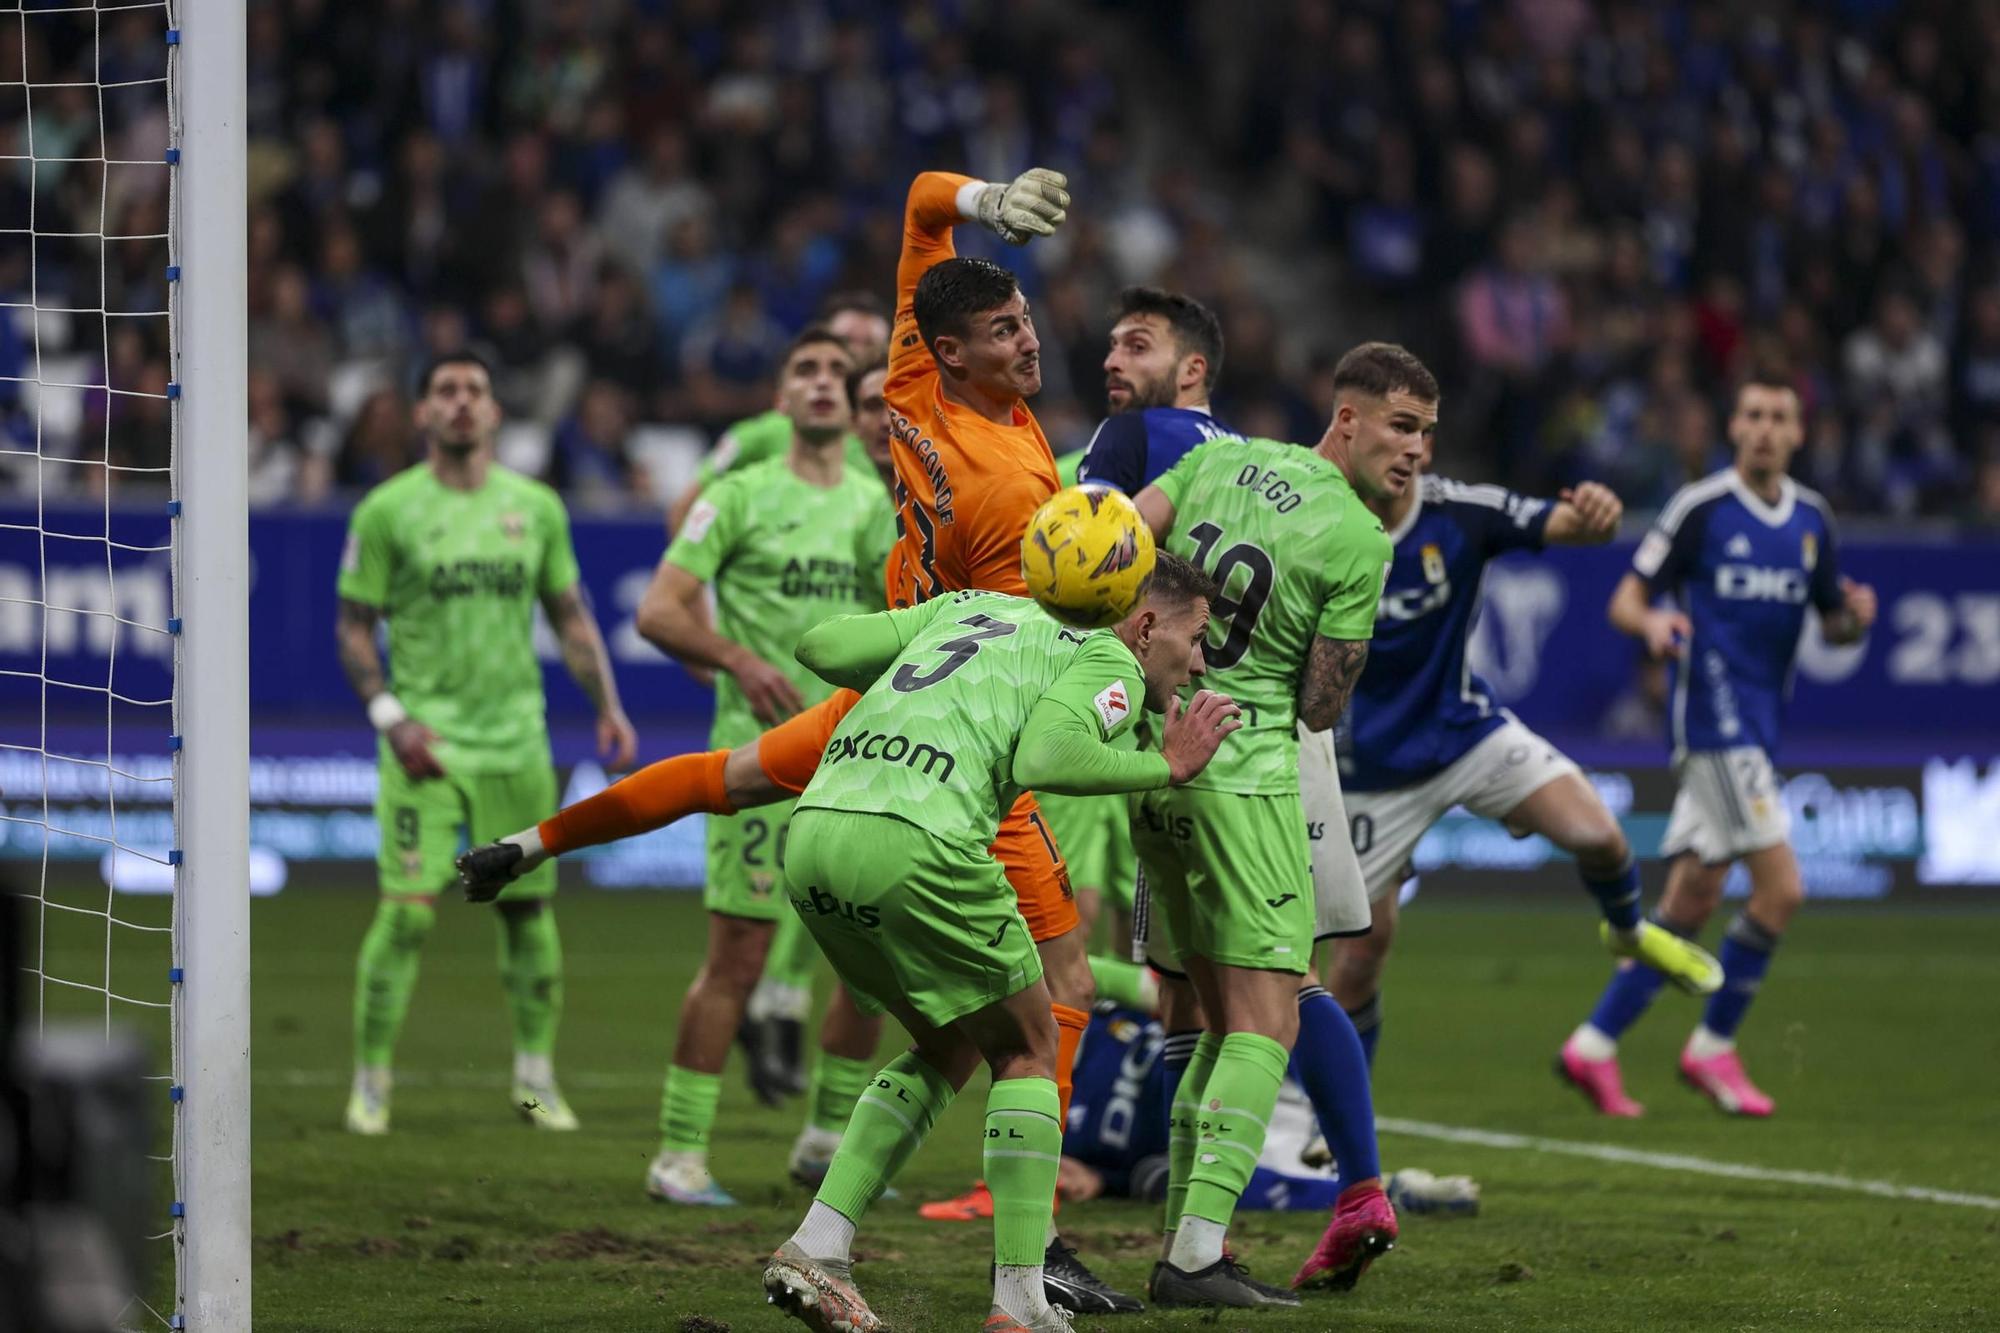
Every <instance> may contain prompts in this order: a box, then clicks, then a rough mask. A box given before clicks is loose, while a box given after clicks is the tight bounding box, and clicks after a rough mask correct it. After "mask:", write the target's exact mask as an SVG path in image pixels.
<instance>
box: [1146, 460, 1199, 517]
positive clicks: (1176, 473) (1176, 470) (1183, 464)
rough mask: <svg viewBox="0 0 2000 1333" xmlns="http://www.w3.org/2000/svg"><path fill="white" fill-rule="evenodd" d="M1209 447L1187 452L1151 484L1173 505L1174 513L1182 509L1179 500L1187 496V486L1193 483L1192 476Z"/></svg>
mask: <svg viewBox="0 0 2000 1333" xmlns="http://www.w3.org/2000/svg"><path fill="white" fill-rule="evenodd" d="M1209 447H1210V446H1208V445H1205V444H1204V445H1200V446H1198V447H1196V448H1193V449H1190V450H1188V451H1187V452H1186V453H1184V454H1182V455H1181V456H1180V460H1179V461H1178V462H1176V463H1175V464H1174V465H1173V466H1172V467H1170V468H1168V469H1167V470H1166V471H1165V472H1162V473H1161V474H1160V475H1159V477H1158V478H1157V479H1156V480H1155V481H1154V482H1153V484H1154V485H1155V486H1157V487H1159V488H1160V493H1161V494H1163V495H1165V496H1166V497H1167V499H1168V501H1169V502H1171V503H1172V504H1173V507H1174V509H1175V510H1176V511H1178V510H1179V509H1180V508H1181V507H1182V506H1181V499H1182V497H1183V496H1185V495H1186V494H1187V489H1188V486H1189V485H1190V484H1191V483H1192V482H1193V481H1194V475H1195V473H1196V472H1197V471H1198V470H1199V469H1200V467H1201V464H1202V455H1203V454H1205V453H1207V452H1208V450H1209Z"/></svg>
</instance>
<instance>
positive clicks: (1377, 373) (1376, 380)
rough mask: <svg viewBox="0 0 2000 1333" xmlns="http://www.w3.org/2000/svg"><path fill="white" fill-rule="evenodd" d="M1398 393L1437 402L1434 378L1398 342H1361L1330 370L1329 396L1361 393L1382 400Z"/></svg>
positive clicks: (1435, 378)
mask: <svg viewBox="0 0 2000 1333" xmlns="http://www.w3.org/2000/svg"><path fill="white" fill-rule="evenodd" d="M1398 390H1401V391H1402V392H1404V393H1407V394H1412V395H1414V396H1416V397H1418V398H1421V399H1423V400H1424V401H1425V402H1427V403H1435V402H1436V401H1437V400H1438V382H1437V376H1435V375H1433V374H1431V372H1430V367H1429V366H1426V365H1425V364H1424V363H1423V362H1422V361H1420V360H1419V359H1418V358H1417V354H1416V353H1415V352H1412V351H1411V350H1410V349H1409V348H1407V347H1404V346H1402V345H1401V344H1399V343H1362V344H1361V345H1360V346H1359V347H1355V348H1353V349H1351V350H1350V351H1349V352H1348V353H1347V355H1345V356H1343V357H1341V358H1340V360H1339V361H1338V362H1337V363H1335V365H1334V367H1333V394H1334V397H1335V398H1336V399H1337V398H1339V397H1340V396H1341V395H1342V394H1347V393H1365V394H1368V395H1370V396H1372V397H1375V398H1386V397H1388V396H1389V395H1390V394H1392V393H1395V392H1397V391H1398Z"/></svg>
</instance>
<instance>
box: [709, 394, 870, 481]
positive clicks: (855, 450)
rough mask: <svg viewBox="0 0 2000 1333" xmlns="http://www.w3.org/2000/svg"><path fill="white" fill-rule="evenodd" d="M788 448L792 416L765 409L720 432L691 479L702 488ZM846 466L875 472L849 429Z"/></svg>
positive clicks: (866, 454)
mask: <svg viewBox="0 0 2000 1333" xmlns="http://www.w3.org/2000/svg"><path fill="white" fill-rule="evenodd" d="M791 448H792V419H791V418H790V417H788V416H786V415H785V414H784V413H783V412H780V411H779V410H778V409H777V408H775V407H774V408H772V409H771V410H770V411H768V412H759V413H758V414H757V415H756V416H754V417H745V418H744V419H743V420H741V421H739V422H737V423H736V424H735V425H733V426H731V427H730V428H729V429H728V430H726V431H724V432H722V438H721V439H719V440H717V441H716V442H715V448H714V449H712V450H710V451H709V455H708V457H706V458H704V459H702V460H701V466H699V467H698V468H696V469H695V474H694V476H695V481H696V482H697V483H698V484H699V485H700V486H701V487H702V489H704V490H706V489H707V488H708V486H709V484H710V483H711V482H713V481H714V480H715V479H716V478H717V477H720V476H723V475H725V474H727V473H730V472H733V471H736V470H737V469H739V468H746V467H750V466H752V465H753V464H756V463H768V462H770V461H771V460H772V459H774V458H783V457H784V456H785V455H786V454H787V453H789V452H790V451H791ZM847 466H848V467H850V468H858V469H859V470H860V471H861V472H863V473H865V474H867V475H868V476H870V477H872V476H874V475H875V466H874V464H872V463H870V462H869V461H868V450H867V448H866V447H865V446H863V445H862V443H861V437H860V436H858V435H854V434H851V433H850V434H849V435H848V437H847Z"/></svg>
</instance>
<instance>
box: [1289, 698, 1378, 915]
mask: <svg viewBox="0 0 2000 1333" xmlns="http://www.w3.org/2000/svg"><path fill="white" fill-rule="evenodd" d="M1299 800H1300V802H1301V803H1302V804H1303V805H1304V806H1305V810H1306V839H1307V841H1309V842H1310V843H1311V844H1312V875H1313V907H1314V920H1313V938H1314V939H1315V940H1323V939H1328V938H1330V937H1332V936H1335V935H1363V934H1366V933H1367V932H1368V926H1369V915H1368V888H1367V884H1366V881H1364V880H1363V879H1362V876H1361V862H1360V861H1359V860H1358V859H1357V858H1356V857H1355V855H1354V843H1353V842H1352V841H1351V840H1350V839H1349V837H1348V829H1347V807H1346V804H1345V802H1344V801H1343V800H1342V799H1341V794H1340V770H1339V768H1338V767H1337V766H1336V764H1335V762H1334V754H1333V733H1332V732H1331V731H1307V730H1306V728H1305V725H1304V724H1303V723H1301V724H1300V726H1299Z"/></svg>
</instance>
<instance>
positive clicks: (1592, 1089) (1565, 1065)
mask: <svg viewBox="0 0 2000 1333" xmlns="http://www.w3.org/2000/svg"><path fill="white" fill-rule="evenodd" d="M1556 1077H1557V1078H1560V1079H1561V1080H1562V1081H1563V1082H1565V1083H1567V1084H1569V1085H1570V1086H1571V1087H1572V1088H1575V1089H1576V1090H1577V1091H1578V1092H1580V1093H1582V1094H1583V1095H1584V1097H1585V1099H1586V1100H1588V1101H1589V1102H1590V1104H1591V1105H1592V1106H1594V1107H1596V1108H1597V1109H1598V1111H1599V1113H1601V1114H1603V1115H1614V1116H1619V1117H1621V1118H1623V1119H1627V1120H1636V1119H1637V1118H1639V1117H1640V1116H1642V1115H1644V1114H1646V1108H1645V1107H1643V1106H1641V1105H1639V1103H1637V1102H1635V1101H1633V1100H1632V1099H1631V1098H1630V1097H1627V1096H1626V1095H1625V1080H1624V1079H1623V1078H1622V1077H1621V1076H1620V1075H1619V1073H1618V1057H1617V1056H1615V1055H1614V1056H1612V1057H1610V1058H1609V1059H1605V1060H1592V1059H1588V1058H1586V1057H1585V1056H1583V1055H1582V1054H1580V1053H1579V1052H1578V1051H1577V1049H1576V1041H1575V1039H1574V1038H1572V1039H1571V1040H1569V1041H1566V1042H1564V1043H1563V1048H1562V1054H1560V1055H1558V1056H1557V1057H1556Z"/></svg>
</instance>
